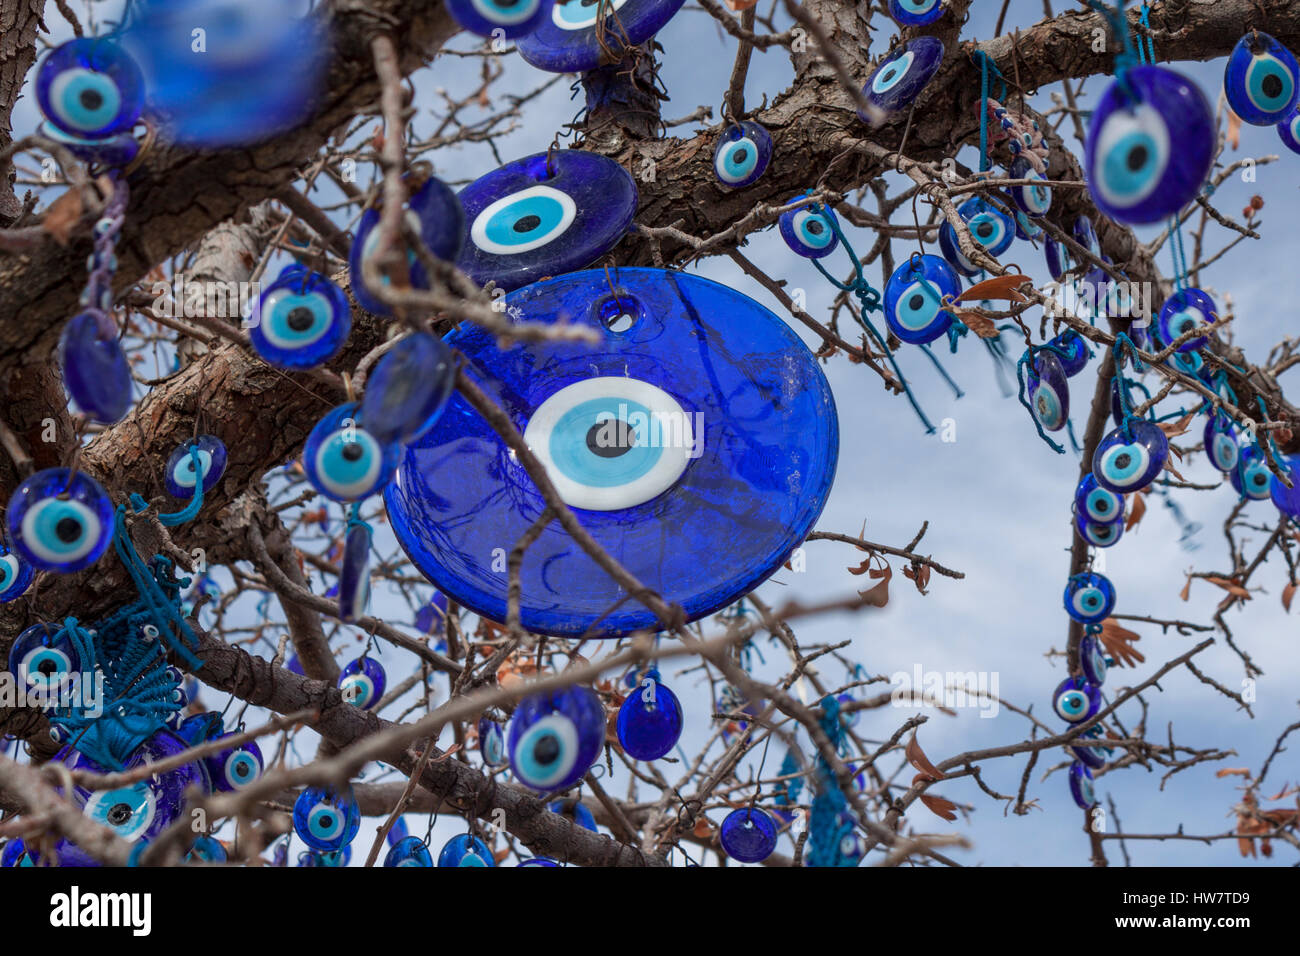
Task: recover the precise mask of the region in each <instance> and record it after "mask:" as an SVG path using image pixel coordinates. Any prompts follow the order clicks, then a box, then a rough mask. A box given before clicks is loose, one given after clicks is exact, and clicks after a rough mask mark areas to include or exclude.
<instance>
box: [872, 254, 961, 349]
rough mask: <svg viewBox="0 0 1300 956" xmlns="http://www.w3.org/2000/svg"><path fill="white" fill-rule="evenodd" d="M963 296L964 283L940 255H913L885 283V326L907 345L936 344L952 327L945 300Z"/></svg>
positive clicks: (950, 314)
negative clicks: (961, 294) (907, 343)
mask: <svg viewBox="0 0 1300 956" xmlns="http://www.w3.org/2000/svg"><path fill="white" fill-rule="evenodd" d="M960 293H961V280H960V279H959V278H957V274H956V273H955V272H953V271H952V267H951V266H949V265H948V263H946V262H944V261H943V260H942V259H940V258H939V257H938V256H928V255H926V256H923V255H913V256H912V257H911V258H910V259H908V260H907V262H904V263H903V264H902V265H901V266H899V267H898V268H897V269H895V270H894V274H893V275H891V276H890V277H889V281H888V282H887V283H885V298H884V306H885V323H886V324H887V325H888V326H889V330H890V331H891V332H893V333H894V334H895V335H896V336H898V337H899V338H900V339H901V340H902V341H904V342H912V343H914V344H918V345H924V344H926V343H928V342H933V341H934V340H935V339H938V338H941V337H942V336H943V335H944V334H946V333H947V331H948V329H949V327H951V326H952V320H953V316H952V313H951V312H949V311H948V310H947V309H945V308H943V300H944V299H945V298H946V297H953V298H955V297H956V296H957V295H958V294H960Z"/></svg>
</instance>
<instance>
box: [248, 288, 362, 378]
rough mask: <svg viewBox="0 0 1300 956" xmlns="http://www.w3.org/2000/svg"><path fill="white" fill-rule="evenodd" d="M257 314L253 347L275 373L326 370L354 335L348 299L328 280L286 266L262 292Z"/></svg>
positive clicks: (256, 307) (253, 324)
mask: <svg viewBox="0 0 1300 956" xmlns="http://www.w3.org/2000/svg"><path fill="white" fill-rule="evenodd" d="M358 278H359V276H358ZM354 281H355V280H354ZM254 308H255V312H254V321H253V323H252V328H251V329H250V330H249V333H248V337H249V341H251V342H252V344H253V349H254V350H255V351H256V352H257V354H258V355H260V356H261V357H262V358H263V359H264V360H265V361H266V362H267V363H268V364H270V365H274V366H275V367H276V368H283V369H289V370H297V369H309V368H316V367H318V366H320V365H323V364H325V363H326V362H328V361H329V360H330V359H332V358H333V357H334V356H336V355H338V354H339V352H340V351H342V349H343V345H344V344H345V343H346V342H347V340H348V335H349V334H350V333H351V332H352V308H351V306H349V305H348V297H347V294H346V293H344V291H343V290H342V289H340V288H339V287H338V286H337V285H336V284H335V283H333V282H332V281H330V280H329V279H328V278H326V277H325V276H323V275H321V274H320V273H318V272H312V271H310V270H309V269H306V268H304V267H303V266H300V265H297V264H294V265H290V266H286V267H285V269H284V271H283V272H281V273H280V276H279V278H277V279H276V280H275V281H274V282H273V283H271V284H270V285H269V286H267V287H266V288H264V289H263V290H262V295H261V297H260V298H259V299H258V301H257V305H256V306H255V307H254Z"/></svg>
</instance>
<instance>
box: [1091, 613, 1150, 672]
mask: <svg viewBox="0 0 1300 956" xmlns="http://www.w3.org/2000/svg"><path fill="white" fill-rule="evenodd" d="M1100 637H1101V644H1102V646H1103V647H1104V648H1106V650H1107V651H1108V652H1110V656H1111V657H1112V658H1113V659H1114V661H1115V666H1116V667H1134V666H1136V665H1137V664H1141V663H1142V662H1143V661H1145V660H1146V656H1145V655H1144V654H1143V653H1142V652H1141V651H1139V650H1138V649H1137V648H1136V647H1134V646H1133V644H1134V642H1135V641H1140V640H1142V635H1141V634H1137V633H1135V632H1134V631H1130V630H1129V629H1128V628H1126V627H1123V626H1122V625H1120V623H1119V622H1118V621H1116V620H1115V619H1114V618H1113V617H1108V618H1106V620H1104V621H1102V622H1101V635H1100Z"/></svg>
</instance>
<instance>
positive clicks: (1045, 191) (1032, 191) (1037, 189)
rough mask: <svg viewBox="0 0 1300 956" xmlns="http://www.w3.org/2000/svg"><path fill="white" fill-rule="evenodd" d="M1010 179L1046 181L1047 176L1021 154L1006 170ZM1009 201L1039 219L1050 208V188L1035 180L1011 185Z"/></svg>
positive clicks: (1026, 213) (1028, 214)
mask: <svg viewBox="0 0 1300 956" xmlns="http://www.w3.org/2000/svg"><path fill="white" fill-rule="evenodd" d="M1008 172H1010V174H1011V178H1012V179H1033V180H1039V181H1041V182H1047V177H1046V176H1045V175H1044V174H1042V173H1040V172H1039V171H1038V170H1036V169H1034V167H1033V166H1031V165H1029V160H1027V159H1025V158H1024V157H1023V156H1022V157H1021V158H1019V159H1017V160H1015V161H1014V162H1013V163H1012V164H1011V169H1010V170H1008ZM1011 201H1012V202H1014V203H1015V204H1016V205H1017V206H1019V207H1020V208H1021V210H1023V211H1024V213H1025V215H1027V216H1032V217H1033V218H1035V219H1039V218H1041V217H1043V216H1046V215H1047V210H1049V209H1051V208H1052V190H1051V189H1050V188H1049V187H1047V186H1043V185H1040V183H1039V182H1035V183H1033V184H1031V185H1027V186H1012V187H1011Z"/></svg>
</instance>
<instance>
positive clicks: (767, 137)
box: [713, 121, 772, 189]
mask: <svg viewBox="0 0 1300 956" xmlns="http://www.w3.org/2000/svg"><path fill="white" fill-rule="evenodd" d="M771 161H772V135H771V134H770V133H768V131H767V130H765V129H764V128H763V127H762V126H760V125H759V124H757V123H751V122H748V121H746V122H743V123H736V124H733V125H731V126H728V127H727V128H726V129H725V130H723V131H722V135H721V136H720V137H718V145H717V146H716V147H714V149H713V174H714V175H715V176H717V177H718V182H720V183H722V185H724V186H728V187H730V188H731V189H739V188H740V187H742V186H748V185H749V184H750V183H752V182H755V181H756V180H757V179H758V177H759V176H762V175H763V173H764V172H766V170H767V164H768V163H770V162H771Z"/></svg>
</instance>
